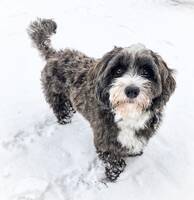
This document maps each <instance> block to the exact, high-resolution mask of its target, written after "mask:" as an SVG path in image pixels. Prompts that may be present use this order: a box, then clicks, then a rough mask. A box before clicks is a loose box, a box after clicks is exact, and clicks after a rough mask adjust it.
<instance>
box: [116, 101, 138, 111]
mask: <svg viewBox="0 0 194 200" xmlns="http://www.w3.org/2000/svg"><path fill="white" fill-rule="evenodd" d="M133 103H135V102H134V100H125V101H118V102H116V103H115V104H114V105H113V109H116V108H118V107H120V106H125V105H127V104H133Z"/></svg>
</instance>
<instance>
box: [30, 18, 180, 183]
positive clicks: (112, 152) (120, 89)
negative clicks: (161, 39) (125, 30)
mask: <svg viewBox="0 0 194 200" xmlns="http://www.w3.org/2000/svg"><path fill="white" fill-rule="evenodd" d="M56 29H57V25H56V23H55V22H54V21H53V20H52V19H37V20H36V21H34V22H32V23H31V24H30V26H29V28H28V34H29V36H30V38H31V39H32V41H33V44H34V45H35V47H36V48H37V49H38V50H39V52H40V54H41V56H42V57H43V58H44V59H45V60H46V62H47V63H46V66H45V67H44V69H43V71H42V73H41V81H42V86H43V92H44V94H45V97H46V101H47V102H48V103H49V105H50V107H51V108H52V109H53V111H54V114H55V115H56V118H57V120H58V122H59V123H60V124H67V123H70V122H71V118H72V116H73V114H74V113H75V112H76V111H77V112H79V113H81V114H82V115H83V116H84V118H85V119H86V120H87V121H88V122H89V123H90V125H91V127H92V130H93V134H94V145H95V147H96V152H97V154H98V156H99V158H100V159H101V160H102V161H103V163H104V166H105V174H106V179H107V180H109V181H115V180H116V179H117V178H118V177H119V175H120V173H121V172H123V171H124V169H125V166H126V163H125V159H126V158H127V157H129V156H138V155H141V154H142V153H143V149H144V147H145V146H146V145H147V143H148V141H149V139H150V138H151V137H152V136H153V135H154V133H156V131H157V129H158V127H159V126H160V123H161V120H162V114H163V110H164V107H165V105H166V103H167V102H168V100H169V98H170V96H171V95H172V93H173V92H174V90H175V88H176V82H175V78H174V77H173V70H172V69H170V68H169V67H168V66H167V64H166V63H165V61H164V60H163V59H162V57H161V56H160V55H159V54H157V53H155V52H153V51H152V50H150V49H147V48H146V47H145V46H144V45H142V44H134V45H131V46H130V47H126V48H121V47H114V48H113V49H112V50H111V51H110V52H108V53H106V54H105V55H104V56H103V57H102V58H100V59H95V58H91V57H88V56H87V55H85V54H84V53H81V52H79V51H76V50H71V49H64V50H58V51H57V50H55V49H54V48H53V47H52V45H51V41H50V37H51V36H52V35H53V34H54V33H56Z"/></svg>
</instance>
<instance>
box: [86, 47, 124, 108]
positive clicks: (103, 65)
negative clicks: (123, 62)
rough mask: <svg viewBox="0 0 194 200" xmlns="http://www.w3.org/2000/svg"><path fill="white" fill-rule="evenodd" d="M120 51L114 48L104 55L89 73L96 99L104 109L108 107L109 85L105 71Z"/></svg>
mask: <svg viewBox="0 0 194 200" xmlns="http://www.w3.org/2000/svg"><path fill="white" fill-rule="evenodd" d="M121 49H122V48H118V47H115V48H114V49H113V50H111V51H110V52H108V53H106V54H105V55H104V56H103V57H102V58H101V59H99V60H98V62H97V64H96V65H95V66H94V67H93V68H92V69H91V71H90V73H91V74H90V77H91V78H92V80H93V81H94V84H95V93H96V97H97V99H98V101H99V103H100V104H101V105H103V106H105V107H109V93H108V90H109V85H108V84H109V83H108V78H107V75H108V74H107V70H106V69H107V66H108V64H109V62H110V61H111V60H112V58H113V57H114V56H115V55H116V54H117V53H118V52H119V51H120V50H121Z"/></svg>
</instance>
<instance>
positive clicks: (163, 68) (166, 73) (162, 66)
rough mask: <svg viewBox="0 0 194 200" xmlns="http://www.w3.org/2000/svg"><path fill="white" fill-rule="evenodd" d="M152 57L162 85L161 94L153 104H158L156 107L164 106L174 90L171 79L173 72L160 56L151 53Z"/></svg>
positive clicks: (173, 81) (172, 79)
mask: <svg viewBox="0 0 194 200" xmlns="http://www.w3.org/2000/svg"><path fill="white" fill-rule="evenodd" d="M153 56H154V58H155V62H156V64H157V65H158V69H159V73H160V78H161V83H162V93H161V95H160V96H159V97H157V98H156V99H155V102H154V103H156V105H157V104H159V105H158V106H164V105H165V104H166V103H167V102H168V100H169V98H170V96H171V94H172V93H173V92H174V90H175V88H176V81H175V79H174V77H173V74H174V70H172V69H170V68H169V67H168V66H167V64H166V63H165V61H164V60H163V59H162V57H161V56H160V55H158V54H156V53H153Z"/></svg>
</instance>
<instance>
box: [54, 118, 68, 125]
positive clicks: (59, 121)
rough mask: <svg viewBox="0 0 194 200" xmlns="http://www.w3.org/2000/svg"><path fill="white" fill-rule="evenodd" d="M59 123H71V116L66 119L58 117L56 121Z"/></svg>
mask: <svg viewBox="0 0 194 200" xmlns="http://www.w3.org/2000/svg"><path fill="white" fill-rule="evenodd" d="M57 122H58V123H59V124H61V125H65V124H69V123H71V118H67V119H64V118H63V119H62V118H58V121H57Z"/></svg>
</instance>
